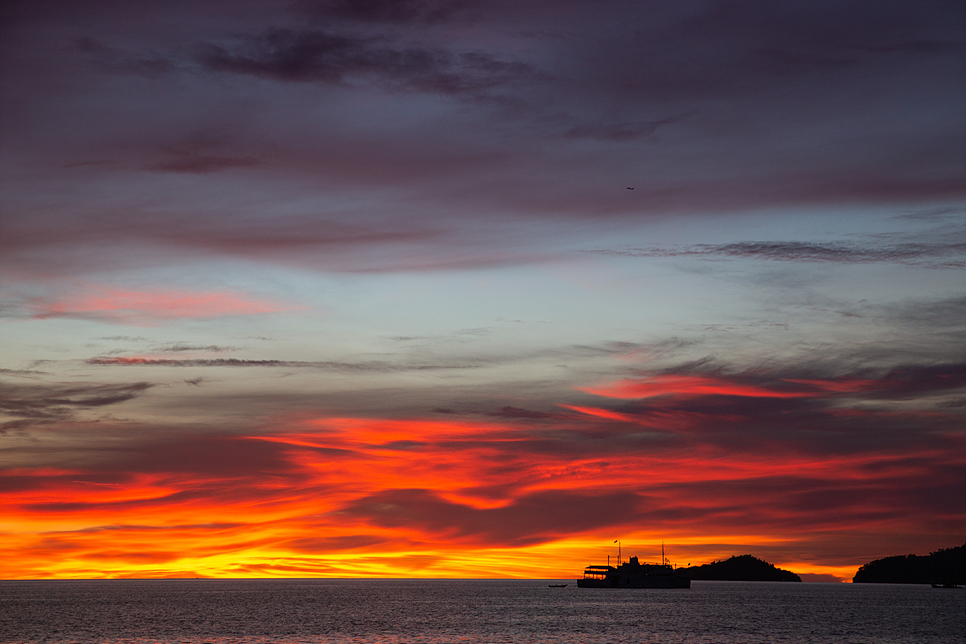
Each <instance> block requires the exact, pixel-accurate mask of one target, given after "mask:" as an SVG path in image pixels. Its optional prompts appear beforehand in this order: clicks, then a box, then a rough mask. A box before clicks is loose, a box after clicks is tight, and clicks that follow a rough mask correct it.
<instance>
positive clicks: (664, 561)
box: [661, 539, 667, 566]
mask: <svg viewBox="0 0 966 644" xmlns="http://www.w3.org/2000/svg"><path fill="white" fill-rule="evenodd" d="M661 563H662V564H664V565H665V566H666V565H667V557H665V556H664V540H663V539H661Z"/></svg>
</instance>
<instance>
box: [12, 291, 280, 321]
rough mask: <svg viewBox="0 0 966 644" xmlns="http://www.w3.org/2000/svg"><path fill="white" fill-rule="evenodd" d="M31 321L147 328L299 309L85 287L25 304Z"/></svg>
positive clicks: (234, 297)
mask: <svg viewBox="0 0 966 644" xmlns="http://www.w3.org/2000/svg"><path fill="white" fill-rule="evenodd" d="M28 305H29V307H30V308H31V309H32V310H33V317H34V319H38V320H43V319H49V318H60V317H63V318H77V319H88V320H99V321H103V322H112V323H115V324H132V325H139V326H149V325H151V324H154V323H156V322H158V321H163V320H177V319H183V318H213V317H224V316H239V315H256V314H265V313H276V312H280V311H291V310H293V309H297V308H298V307H294V306H286V305H283V304H280V303H278V302H272V301H268V300H258V299H254V298H249V297H247V296H244V295H240V294H236V293H230V292H204V291H175V290H142V291H130V290H121V289H116V288H110V287H87V288H85V289H82V290H81V292H80V293H79V294H76V295H68V296H62V297H60V298H56V299H49V298H34V299H32V300H31V301H30V302H29V303H28Z"/></svg>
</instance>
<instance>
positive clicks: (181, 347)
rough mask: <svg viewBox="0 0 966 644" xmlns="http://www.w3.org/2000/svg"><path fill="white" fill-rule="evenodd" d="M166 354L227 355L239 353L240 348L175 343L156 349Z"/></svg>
mask: <svg viewBox="0 0 966 644" xmlns="http://www.w3.org/2000/svg"><path fill="white" fill-rule="evenodd" d="M156 351H163V352H165V353H181V352H182V351H208V352H211V353H225V352H229V351H238V347H231V346H225V345H221V344H207V345H193V344H187V343H184V342H175V343H173V344H168V345H165V346H162V347H159V348H158V349H156Z"/></svg>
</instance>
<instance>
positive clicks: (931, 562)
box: [852, 543, 966, 584]
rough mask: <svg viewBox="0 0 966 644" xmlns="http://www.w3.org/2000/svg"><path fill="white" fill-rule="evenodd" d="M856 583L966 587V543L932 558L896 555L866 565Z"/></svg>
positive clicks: (932, 554)
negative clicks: (964, 585) (955, 585)
mask: <svg viewBox="0 0 966 644" xmlns="http://www.w3.org/2000/svg"><path fill="white" fill-rule="evenodd" d="M852 583H856V584H862V583H866V584H869V583H884V584H966V543H964V544H963V545H961V546H957V547H955V548H944V549H941V550H937V551H936V552H931V553H929V554H928V555H924V556H919V555H895V556H894V557H886V558H884V559H876V560H875V561H870V562H869V563H867V564H863V565H862V566H861V567H860V568H859V570H858V572H856V573H855V577H853V578H852Z"/></svg>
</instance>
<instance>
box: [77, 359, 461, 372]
mask: <svg viewBox="0 0 966 644" xmlns="http://www.w3.org/2000/svg"><path fill="white" fill-rule="evenodd" d="M85 362H86V363H87V364H89V365H96V366H102V367H103V366H114V367H283V368H286V369H293V368H310V369H332V370H336V371H345V372H378V373H386V372H393V371H432V370H436V369H474V368H478V367H479V366H480V365H477V364H468V363H463V364H459V363H457V364H394V363H391V362H385V361H378V360H372V361H368V362H335V361H330V360H318V361H303V360H244V359H240V358H193V359H188V360H176V359H172V358H146V357H98V358H89V359H87V360H86V361H85Z"/></svg>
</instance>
